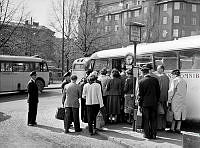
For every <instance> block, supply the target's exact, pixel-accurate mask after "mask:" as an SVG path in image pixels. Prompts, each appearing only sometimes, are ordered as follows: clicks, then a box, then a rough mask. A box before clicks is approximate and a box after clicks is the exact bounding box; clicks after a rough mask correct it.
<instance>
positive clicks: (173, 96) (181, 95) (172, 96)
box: [168, 76, 187, 120]
mask: <svg viewBox="0 0 200 148" xmlns="http://www.w3.org/2000/svg"><path fill="white" fill-rule="evenodd" d="M186 93H187V83H186V81H185V80H184V79H183V78H181V77H180V76H178V77H176V78H174V79H173V80H172V83H171V86H170V89H169V91H168V97H169V100H168V102H169V103H171V105H172V111H173V113H174V118H175V120H181V119H182V120H185V118H186Z"/></svg>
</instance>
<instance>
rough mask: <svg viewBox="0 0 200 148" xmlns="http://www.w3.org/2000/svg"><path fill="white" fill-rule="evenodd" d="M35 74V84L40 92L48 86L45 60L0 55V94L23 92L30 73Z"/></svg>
mask: <svg viewBox="0 0 200 148" xmlns="http://www.w3.org/2000/svg"><path fill="white" fill-rule="evenodd" d="M33 70H35V71H36V72H37V79H36V84H37V86H38V89H39V91H42V90H43V89H44V87H45V86H48V84H49V71H48V66H47V64H46V62H45V60H43V59H41V58H38V57H28V56H10V55H0V93H1V92H10V91H25V90H26V89H27V83H28V81H29V80H30V76H29V74H30V72H31V71H33Z"/></svg>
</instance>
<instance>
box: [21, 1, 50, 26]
mask: <svg viewBox="0 0 200 148" xmlns="http://www.w3.org/2000/svg"><path fill="white" fill-rule="evenodd" d="M51 1H52V0H26V3H25V4H26V6H27V10H28V11H30V12H31V16H32V18H33V21H35V22H39V24H40V25H44V26H47V27H48V25H49V22H48V17H49V11H50V9H51Z"/></svg>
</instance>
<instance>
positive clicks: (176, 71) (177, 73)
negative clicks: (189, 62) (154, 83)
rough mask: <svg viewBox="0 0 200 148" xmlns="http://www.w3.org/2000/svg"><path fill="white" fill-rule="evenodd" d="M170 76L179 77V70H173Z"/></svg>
mask: <svg viewBox="0 0 200 148" xmlns="http://www.w3.org/2000/svg"><path fill="white" fill-rule="evenodd" d="M171 74H173V75H177V76H179V75H180V70H179V69H174V70H172V72H171Z"/></svg>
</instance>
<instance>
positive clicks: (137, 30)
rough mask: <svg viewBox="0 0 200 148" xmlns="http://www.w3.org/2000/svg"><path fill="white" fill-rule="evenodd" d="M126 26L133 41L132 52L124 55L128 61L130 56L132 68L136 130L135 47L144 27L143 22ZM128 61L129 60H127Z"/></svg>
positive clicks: (134, 123) (130, 40) (136, 69)
mask: <svg viewBox="0 0 200 148" xmlns="http://www.w3.org/2000/svg"><path fill="white" fill-rule="evenodd" d="M126 26H129V42H130V43H131V42H133V43H134V54H133V55H132V54H128V55H127V56H126V61H128V59H131V57H132V62H133V63H132V64H131V65H132V70H133V74H134V76H135V77H134V78H133V96H134V112H133V124H132V127H133V131H136V121H137V109H138V108H137V106H135V98H136V97H135V96H136V94H135V87H136V79H137V77H138V68H137V67H136V47H137V44H138V43H140V42H141V28H142V27H145V25H144V24H142V23H138V22H127V23H126ZM129 61H130V60H129Z"/></svg>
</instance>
